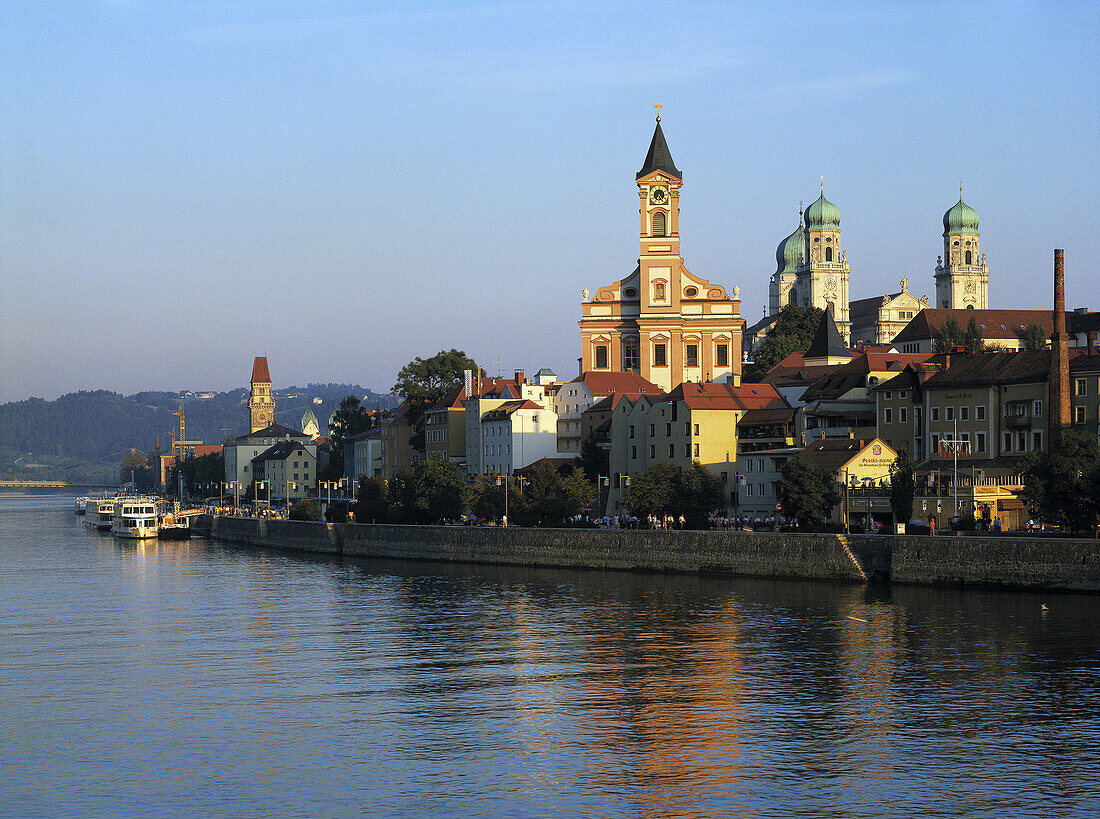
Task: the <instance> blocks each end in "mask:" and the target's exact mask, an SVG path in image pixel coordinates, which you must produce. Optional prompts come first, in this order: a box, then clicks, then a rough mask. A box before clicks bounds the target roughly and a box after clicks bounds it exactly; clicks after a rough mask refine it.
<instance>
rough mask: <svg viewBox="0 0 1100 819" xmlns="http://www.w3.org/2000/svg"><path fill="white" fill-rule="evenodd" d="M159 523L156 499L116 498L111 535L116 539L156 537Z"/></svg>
mask: <svg viewBox="0 0 1100 819" xmlns="http://www.w3.org/2000/svg"><path fill="white" fill-rule="evenodd" d="M159 522H160V521H159V516H158V515H157V501H156V498H143V497H129V498H126V497H123V498H117V499H116V500H115V516H114V521H113V522H112V524H111V533H112V534H113V535H115V536H116V537H128V538H146V537H156V536H157V528H158V524H159Z"/></svg>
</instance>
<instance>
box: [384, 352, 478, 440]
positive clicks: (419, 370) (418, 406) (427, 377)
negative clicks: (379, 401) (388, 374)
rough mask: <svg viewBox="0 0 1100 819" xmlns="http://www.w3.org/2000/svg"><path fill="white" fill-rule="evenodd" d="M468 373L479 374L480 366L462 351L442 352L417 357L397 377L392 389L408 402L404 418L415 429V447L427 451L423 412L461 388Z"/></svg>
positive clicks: (413, 437)
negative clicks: (428, 356)
mask: <svg viewBox="0 0 1100 819" xmlns="http://www.w3.org/2000/svg"><path fill="white" fill-rule="evenodd" d="M466 370H472V371H473V372H474V373H477V372H478V366H477V364H476V363H475V362H474V360H473V359H472V358H470V357H469V356H468V355H466V353H464V352H463V351H462V350H456V349H454V348H453V347H452V348H451V349H450V350H440V351H439V352H438V353H436V354H435V355H433V356H432V357H431V358H426V359H425V358H420V356H417V357H416V358H414V359H413V360H412V361H410V362H409V363H408V364H406V365H405V366H404V367H402V368H401V371H400V372H399V373H398V374H397V381H396V382H395V383H394V385H393V387H392V388H391V389H392V390H393V392H394V393H395V394H396V395H399V396H401V397H402V398H403V399H404V401H405V417H406V418H407V419H408V422H409V425H410V426H411V427H412V428H413V430H414V431H413V435H412V437H411V438H410V439H409V442H410V443H411V444H412V446H413V448H414V449H416V450H418V451H420V452H423V451H424V424H423V417H424V411H425V410H426V409H427V408H428V407H429V406H430V405H432V404H433V403H435V402H436V401H438V400H439V399H440V398H442V397H443V396H444V395H446V394H447V392H448V391H449V390H452V389H455V388H456V387H460V386H462V382H463V380H464V373H465V371H466Z"/></svg>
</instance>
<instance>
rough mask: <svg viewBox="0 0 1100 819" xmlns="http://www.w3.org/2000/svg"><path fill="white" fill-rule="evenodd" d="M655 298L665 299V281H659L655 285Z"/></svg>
mask: <svg viewBox="0 0 1100 819" xmlns="http://www.w3.org/2000/svg"><path fill="white" fill-rule="evenodd" d="M653 300H654V301H664V300H665V285H664V282H657V283H656V284H654V285H653Z"/></svg>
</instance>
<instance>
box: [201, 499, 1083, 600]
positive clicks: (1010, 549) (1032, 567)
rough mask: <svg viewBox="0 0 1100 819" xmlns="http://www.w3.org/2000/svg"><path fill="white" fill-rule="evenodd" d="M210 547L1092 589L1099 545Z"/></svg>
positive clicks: (656, 542)
mask: <svg viewBox="0 0 1100 819" xmlns="http://www.w3.org/2000/svg"><path fill="white" fill-rule="evenodd" d="M194 525H195V528H196V529H198V530H199V531H201V532H202V533H204V534H207V535H209V536H211V537H214V538H216V539H218V540H221V541H225V542H229V543H236V544H241V545H246V546H252V547H256V548H265V549H283V550H289V551H296V552H308V553H314V554H323V555H336V556H348V557H358V558H387V559H398V560H436V561H445V562H453V563H493V564H499V565H513V566H555V567H568V568H592V569H610V570H622V571H653V572H687V573H707V574H727V575H745V576H754V577H791V578H806V579H816V580H829V581H835V582H853V583H862V582H867V581H872V582H892V583H909V584H921V585H956V586H957V585H976V586H1000V587H1006V588H1030V589H1064V590H1075V591H1090V592H1096V591H1100V543H1097V542H1096V541H1092V540H1075V539H1048V538H1026V537H1014V536H1010V535H1002V536H998V537H956V536H953V535H946V536H937V537H921V536H868V535H849V536H839V535H827V534H791V533H785V532H784V533H770V532H756V533H748V532H724V531H702V532H697V531H669V532H663V531H648V530H630V531H621V530H614V529H612V530H606V529H524V528H518V527H510V528H507V529H505V528H499V527H464V526H397V525H386V524H377V525H361V524H332V523H310V522H303V521H288V520H263V519H254V518H231V517H221V516H219V517H212V516H210V515H204V516H202V517H201V518H200V519H198V520H197V521H196V522H195V524H194Z"/></svg>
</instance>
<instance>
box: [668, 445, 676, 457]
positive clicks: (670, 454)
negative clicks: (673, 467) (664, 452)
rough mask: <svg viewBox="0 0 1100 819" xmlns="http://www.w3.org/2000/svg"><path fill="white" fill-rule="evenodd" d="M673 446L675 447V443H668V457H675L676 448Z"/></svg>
mask: <svg viewBox="0 0 1100 819" xmlns="http://www.w3.org/2000/svg"><path fill="white" fill-rule="evenodd" d="M675 447H676V445H675V444H669V445H668V457H670V458H675V457H676V448H675Z"/></svg>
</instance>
